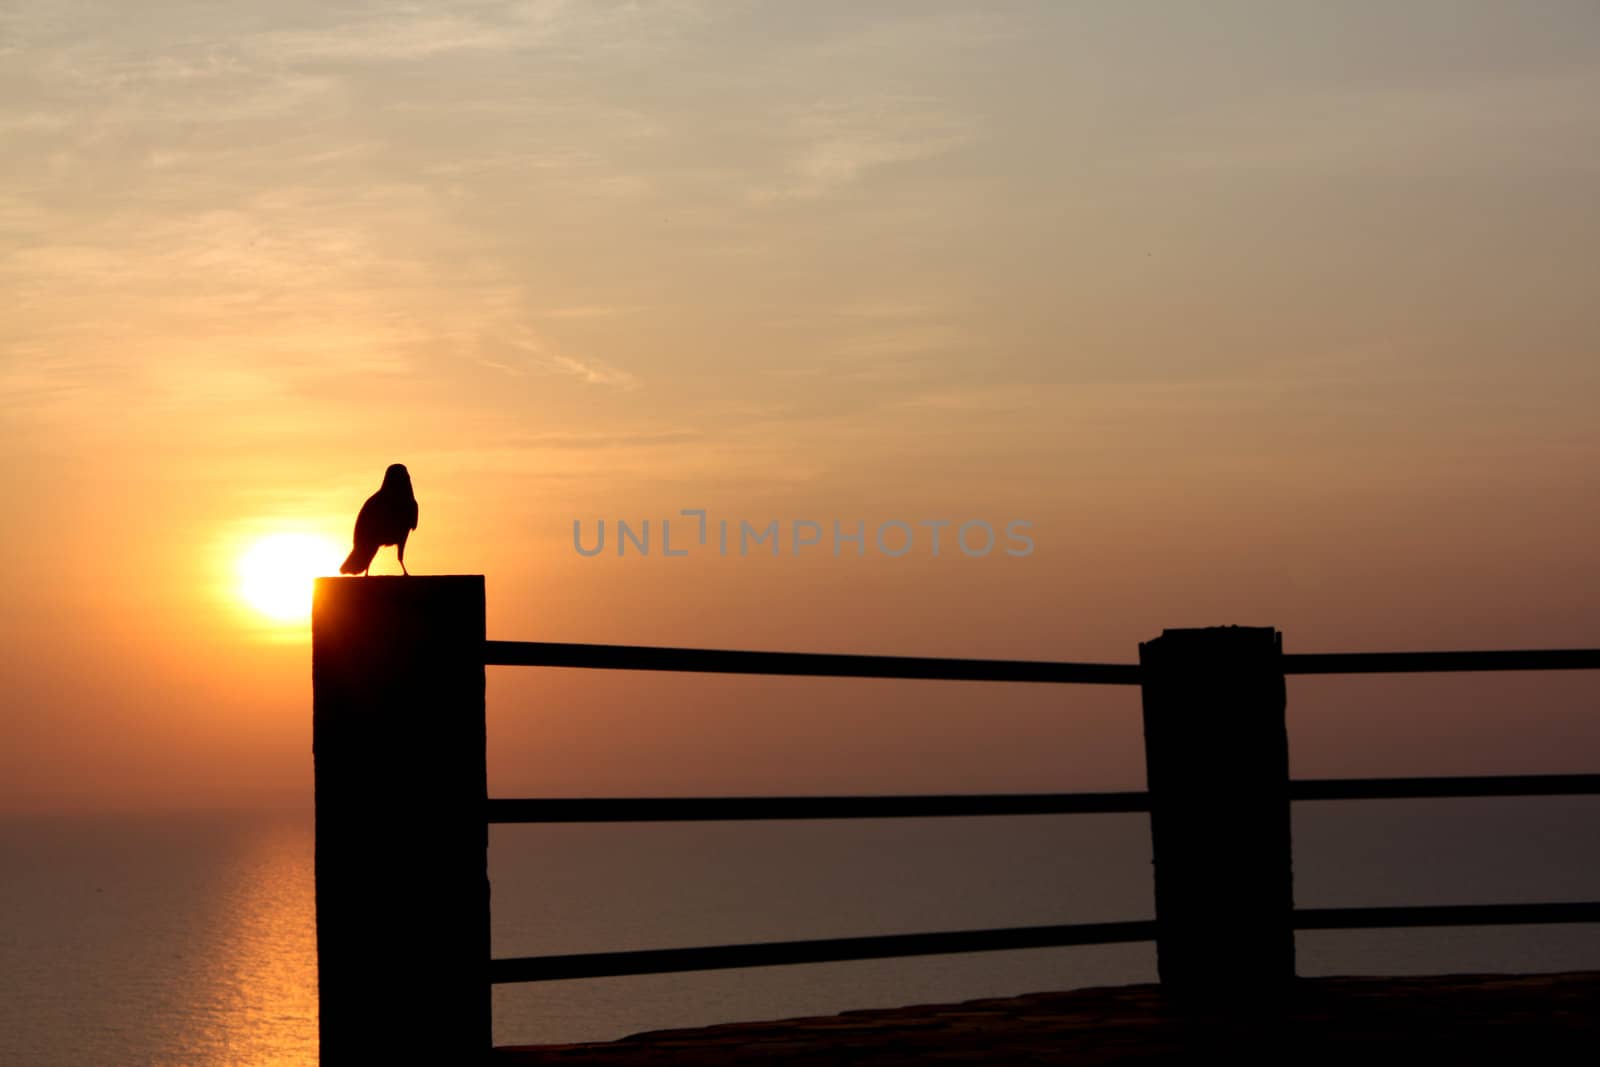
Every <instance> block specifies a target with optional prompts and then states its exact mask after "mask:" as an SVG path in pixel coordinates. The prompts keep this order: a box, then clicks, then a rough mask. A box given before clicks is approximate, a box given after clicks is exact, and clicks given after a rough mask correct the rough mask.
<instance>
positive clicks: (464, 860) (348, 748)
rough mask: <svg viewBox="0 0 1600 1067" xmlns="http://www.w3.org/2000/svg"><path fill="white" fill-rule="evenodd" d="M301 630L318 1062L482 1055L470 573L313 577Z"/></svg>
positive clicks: (484, 838) (478, 714) (481, 789)
mask: <svg viewBox="0 0 1600 1067" xmlns="http://www.w3.org/2000/svg"><path fill="white" fill-rule="evenodd" d="M311 632H312V652H311V664H312V666H311V677H312V690H313V696H312V750H313V752H314V754H315V764H316V805H317V813H316V827H317V844H316V880H317V890H316V895H317V969H318V986H319V989H318V1002H319V1006H320V1010H321V1048H322V1059H321V1062H322V1065H323V1067H342V1065H344V1064H369V1063H438V1064H455V1063H477V1062H481V1061H483V1060H485V1059H486V1058H487V1056H488V1052H489V1049H490V1047H491V1045H492V1043H493V1039H492V1034H491V1029H490V1025H491V1024H490V1018H491V1016H490V987H489V975H488V969H489V879H488V864H487V859H488V824H487V822H486V821H485V810H486V800H487V779H486V772H485V763H484V670H483V641H484V596H483V576H482V575H451V576H444V577H409V578H404V577H401V578H389V577H383V578H322V579H318V581H317V585H316V598H315V607H314V608H313V611H312V623H311Z"/></svg>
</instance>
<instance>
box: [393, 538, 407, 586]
mask: <svg viewBox="0 0 1600 1067" xmlns="http://www.w3.org/2000/svg"><path fill="white" fill-rule="evenodd" d="M394 551H395V555H396V556H398V557H400V573H401V574H403V575H405V576H406V577H407V578H409V577H411V572H410V571H408V570H406V539H405V538H404V537H402V538H400V543H399V544H398V545H395V546H394Z"/></svg>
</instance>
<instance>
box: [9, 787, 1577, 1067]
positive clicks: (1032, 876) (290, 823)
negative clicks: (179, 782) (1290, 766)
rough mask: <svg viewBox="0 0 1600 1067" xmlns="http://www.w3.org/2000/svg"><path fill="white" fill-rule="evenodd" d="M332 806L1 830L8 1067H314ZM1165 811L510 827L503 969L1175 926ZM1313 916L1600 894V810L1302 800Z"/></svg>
mask: <svg viewBox="0 0 1600 1067" xmlns="http://www.w3.org/2000/svg"><path fill="white" fill-rule="evenodd" d="M312 846H313V835H312V827H311V820H310V817H309V815H272V816H265V815H263V816H205V817H199V816H196V817H168V818H150V817H143V818H128V817H103V818H30V819H20V820H19V819H13V820H10V821H5V822H0V1063H3V1064H7V1065H40V1067H44V1065H55V1064H83V1063H117V1064H161V1065H166V1064H173V1065H186V1067H187V1065H193V1067H210V1065H219V1067H220V1065H229V1067H235V1065H257V1064H259V1065H267V1064H309V1063H314V1062H315V1060H316V1034H317V1018H316V952H315V916H314V911H313V905H312ZM1149 862H1150V854H1149V843H1148V837H1147V823H1146V820H1145V819H1144V817H1143V816H1137V815H1106V816H1026V817H1017V818H991V819H925V820H868V821H845V822H777V823H698V824H696V823H690V824H651V825H628V824H621V825H599V826H582V825H569V826H529V827H495V828H494V829H493V831H492V834H491V846H490V873H491V877H492V879H493V887H494V951H495V954H496V955H497V956H507V955H522V954H535V953H552V952H582V951H601V950H606V949H624V948H646V947H667V946H674V945H696V944H712V943H724V942H739V941H756V940H769V939H786V938H805V937H825V936H848V935H854V934H874V933H893V932H913V931H923V930H938V929H964V928H975V927H985V926H1009V925H1021V924H1031V923H1052V922H1075V921H1093V920H1101V919H1134V918H1145V917H1148V916H1149V915H1150V914H1151V913H1152V900H1151V888H1150V877H1149ZM1295 865H1296V872H1295V873H1296V899H1297V902H1298V903H1300V904H1301V905H1304V906H1337V905H1363V904H1428V903H1438V904H1445V903H1474V902H1479V903H1497V902H1512V901H1535V900H1584V899H1587V900H1594V899H1600V798H1529V799H1515V800H1503V799H1482V800H1477V799H1475V800H1428V801H1404V802H1395V801H1383V802H1378V801H1372V802H1343V803H1318V804H1300V805H1297V806H1296V811H1295ZM1299 957H1300V972H1301V973H1302V974H1333V973H1368V974H1417V973H1445V972H1452V971H1454V972H1460V971H1518V972H1530V971H1558V970H1570V969H1593V968H1600V925H1587V926H1578V925H1575V926H1550V927H1501V928H1493V927H1490V928H1469V929H1460V930H1418V931H1373V932H1363V931H1356V932H1327V933H1317V934H1302V935H1301V936H1300V939H1299ZM1154 975H1155V957H1154V949H1153V948H1152V947H1151V946H1147V945H1136V946H1104V947H1098V948H1066V949H1036V950H1027V951H1021V952H1005V953H986V954H975V955H965V956H943V957H922V958H915V959H907V960H884V961H870V962H862V963H848V964H815V965H805V966H798V967H774V968H760V969H751V970H744V971H722V972H708V973H705V974H698V975H697V974H687V975H663V976H659V977H639V978H609V979H592V980H585V981H576V982H558V983H541V984H535V985H526V986H512V987H499V988H498V989H497V990H496V992H495V999H494V1006H495V1039H496V1042H497V1043H500V1044H511V1043H538V1042H553V1041H574V1040H603V1039H608V1038H616V1037H621V1036H624V1035H626V1034H629V1033H635V1032H638V1031H641V1030H648V1029H660V1028H665V1027H674V1026H690V1025H698V1024H706V1023H713V1022H722V1021H729V1020H735V1019H762V1018H781V1017H784V1016H792V1015H802V1014H815V1013H819V1012H832V1011H839V1010H845V1009H850V1008H865V1007H888V1006H894V1005H900V1004H909V1003H918V1002H933V1001H949V1000H960V999H967V998H972V997H981V996H996V995H1005V994H1011V993H1022V992H1031V991H1039V990H1045V989H1065V988H1073V987H1080V986H1088V985H1103V984H1120V983H1126V982H1137V981H1148V980H1151V979H1153V978H1154Z"/></svg>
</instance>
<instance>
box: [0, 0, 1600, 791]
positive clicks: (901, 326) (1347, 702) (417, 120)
mask: <svg viewBox="0 0 1600 1067" xmlns="http://www.w3.org/2000/svg"><path fill="white" fill-rule="evenodd" d="M1539 11H1540V15H1539V17H1538V18H1537V19H1535V18H1532V17H1529V16H1528V15H1527V14H1526V13H1524V12H1520V11H1519V10H1518V9H1516V8H1514V7H1512V6H1508V5H1501V4H1493V3H1477V4H1473V3H1448V4H1446V3H1417V4H1409V5H1405V6H1404V7H1402V8H1394V7H1393V6H1392V5H1386V4H1376V3H1374V4H1354V3H1352V4H1342V5H1337V6H1334V5H1328V6H1312V5H1293V4H1282V3H1275V2H1266V0H1263V2H1260V3H1242V2H1241V3H1222V4H1215V5H1205V6H1203V7H1202V6H1199V5H1196V6H1195V7H1193V8H1192V9H1191V8H1189V7H1185V6H1181V5H1171V4H1165V3H1160V4H1158V3H1143V4H1141V3H1128V4H1114V5H1113V4H1105V5H1061V4H1016V5H1004V6H1002V7H995V8H992V9H991V8H988V7H981V6H974V5H943V4H937V3H929V4H917V5H877V6H871V7H868V8H866V9H864V10H863V9H862V8H861V7H860V6H859V5H852V4H838V5H833V4H817V5H782V4H729V5H719V4H707V5H701V4H694V3H664V4H641V5H628V6H626V7H618V6H612V5H607V4H561V3H544V4H541V3H532V4H493V3H471V4H468V3H448V2H447V3H442V4H433V5H428V6H426V7H425V8H414V9H409V10H404V9H394V8H391V7H388V6H378V5H371V6H363V5H355V6H346V7H341V8H339V9H338V10H337V11H332V10H329V9H327V8H326V7H325V6H324V5H316V4H298V5H293V4H291V5H282V4H271V5H268V4H261V3H225V4H216V5H206V6H204V7H199V8H196V7H193V6H192V5H181V4H158V5H152V6H150V8H149V9H148V12H147V14H143V15H141V18H140V19H138V20H127V19H124V18H119V17H117V15H116V12H115V11H113V10H112V9H111V8H109V7H107V8H104V9H97V8H95V7H93V6H92V5H86V6H81V7H72V8H58V7H54V6H52V7H50V8H49V9H48V10H46V9H45V8H39V9H38V10H29V11H17V12H14V13H10V14H6V15H3V16H0V20H3V21H0V156H3V158H4V160H5V174H6V179H5V181H4V182H3V183H0V293H4V295H5V304H4V309H5V310H4V315H3V316H0V499H3V500H5V501H6V502H7V504H6V507H5V508H4V509H3V510H0V531H3V533H4V544H5V546H6V547H7V549H8V550H9V551H8V561H7V563H8V567H7V578H6V580H5V590H6V597H5V607H4V610H3V612H0V627H3V630H0V649H3V651H0V672H3V673H0V685H3V689H0V691H3V692H4V693H5V704H6V711H5V713H4V716H3V717H0V811H9V810H40V809H84V808H101V807H129V808H133V807H162V808H169V807H190V806H205V805H224V806H251V805H258V804H294V803H305V802H308V800H309V784H310V770H311V764H310V750H309V744H310V663H309V647H308V645H307V643H306V642H305V640H304V634H303V628H302V629H294V628H289V629H286V628H284V627H281V626H272V625H268V624H267V623H266V622H265V621H264V620H262V619H261V618H260V617H259V616H258V615H257V614H255V613H254V612H252V611H251V610H250V609H249V608H248V607H247V606H245V605H243V604H242V602H241V600H240V598H239V596H238V592H237V577H236V574H235V569H234V568H235V562H236V560H237V558H238V556H239V555H240V553H241V552H242V551H243V550H244V549H245V548H246V547H247V546H248V545H249V544H250V543H251V541H252V539H254V538H256V537H259V536H261V535H263V534H267V533H272V532H275V531H283V530H297V531H312V532H318V533H322V534H325V535H326V536H328V537H330V538H333V539H335V540H338V541H341V542H344V543H345V544H346V545H347V544H348V537H349V530H350V525H351V522H352V520H353V518H354V515H355V511H356V509H357V508H358V507H359V505H360V503H361V501H362V500H363V499H364V498H365V497H366V495H367V494H368V493H370V492H372V491H373V490H374V489H376V487H377V484H378V481H379V479H380V478H381V475H382V471H383V468H384V467H385V466H386V465H387V464H388V463H391V462H404V463H406V464H407V465H408V466H409V468H410V470H411V473H412V477H413V480H414V482H415V485H416V493H417V496H418V499H419V500H420V502H421V521H420V525H419V529H418V531H417V533H416V535H415V536H414V539H413V540H412V542H411V545H410V546H409V548H408V552H407V562H408V564H410V565H412V567H413V569H414V570H417V571H420V572H424V573H429V572H431V573H449V572H464V573H484V574H486V575H487V576H488V595H489V619H490V636H491V637H496V638H508V639H509V638H525V639H546V640H557V641H603V642H640V643H662V644H683V645H703V646H728V647H752V648H781V649H796V650H825V651H826V650H838V651H852V652H882V653H906V654H935V655H937V654H950V655H970V656H1005V657H1026V658H1066V659H1086V660H1105V661H1114V662H1131V661H1133V660H1134V659H1135V658H1136V655H1137V643H1138V641H1139V640H1141V639H1145V638H1148V637H1150V636H1153V635H1154V634H1156V633H1158V632H1159V631H1160V629H1161V628H1162V627H1166V626H1185V625H1209V624H1220V623H1245V624H1255V625H1275V626H1277V627H1279V628H1280V629H1282V630H1283V631H1284V633H1285V644H1286V647H1287V648H1289V649H1290V650H1299V651H1312V650H1358V649H1403V648H1422V649H1429V648H1472V647H1507V648H1509V647H1593V646H1596V645H1600V607H1597V606H1596V596H1595V593H1596V590H1597V587H1600V583H1597V579H1600V562H1597V556H1596V552H1595V545H1596V543H1597V535H1600V496H1597V493H1596V489H1597V487H1600V429H1597V426H1600V422H1597V420H1596V419H1595V417H1594V414H1593V412H1594V410H1595V409H1596V406H1597V402H1600V363H1597V360H1596V355H1597V353H1600V314H1597V312H1596V310H1595V308H1596V306H1597V305H1596V303H1595V300H1594V294H1593V290H1594V285H1593V279H1594V262H1595V258H1596V253H1597V252H1600V200H1597V198H1596V196H1595V192H1594V190H1595V187H1596V177H1597V174H1600V138H1596V137H1595V136H1594V133H1595V130H1596V128H1597V127H1600V74H1597V73H1596V72H1597V71H1600V33H1597V32H1596V31H1600V16H1597V14H1596V12H1595V9H1594V7H1593V5H1592V4H1588V3H1550V4H1545V5H1541V6H1540V8H1539ZM695 507H703V508H706V509H708V510H709V512H710V513H711V515H712V516H713V518H716V517H726V518H729V519H732V520H735V521H737V520H739V519H747V520H749V521H751V522H752V523H757V524H765V523H766V522H767V521H770V520H772V519H778V520H781V521H783V522H785V523H787V522H789V521H791V520H795V519H813V520H816V521H819V522H822V523H824V524H825V525H831V522H832V521H833V520H835V519H838V520H840V521H842V522H844V523H846V524H847V525H850V524H853V523H854V522H855V521H856V520H858V519H861V520H865V521H867V522H868V523H869V524H872V525H875V524H876V523H878V522H881V521H884V520H888V519H899V520H902V521H906V522H910V523H917V522H920V521H923V520H932V519H952V520H956V521H961V520H966V519H984V520H987V521H990V522H992V523H993V524H995V525H996V526H997V527H998V526H1002V525H1003V524H1004V523H1005V522H1007V521H1010V520H1012V519H1022V520H1027V521H1030V522H1031V523H1032V524H1033V527H1032V530H1031V533H1032V535H1033V537H1034V540H1035V545H1036V547H1035V551H1034V552H1033V553H1032V555H1030V556H1027V557H1025V558H1008V557H1004V556H1001V555H999V554H995V555H992V556H990V557H986V558H983V559H968V558H965V557H963V556H961V555H960V554H959V553H955V552H951V551H949V550H948V549H947V550H946V552H945V554H943V555H941V556H940V557H939V558H931V557H930V556H928V555H927V554H926V553H925V550H918V551H913V552H912V553H910V554H908V555H907V556H906V557H904V558H901V559H887V558H883V557H882V556H879V555H876V554H872V555H869V556H868V557H867V558H864V559H850V558H844V559H834V558H832V557H831V555H829V554H828V553H826V552H824V551H819V552H815V553H810V554H803V555H802V556H800V557H792V556H785V557H783V558H780V559H777V560H772V559H757V558H748V559H737V558H717V557H716V556H714V555H712V556H695V557H692V558H688V559H681V560H678V559H674V560H666V559H662V558H660V557H659V556H656V557H653V558H650V559H644V560H636V559H620V560H619V559H617V558H615V557H614V556H611V555H609V554H608V555H605V556H602V557H599V558H596V559H585V558H582V557H580V556H579V555H577V553H575V552H574V551H573V548H572V542H571V526H572V522H573V520H574V519H581V520H583V521H584V522H585V523H586V524H589V526H590V528H592V524H593V523H594V522H595V521H596V520H597V519H600V518H605V519H607V520H608V521H609V522H614V521H615V520H616V519H618V518H624V519H628V520H630V521H635V522H637V521H638V520H640V519H643V518H654V519H656V520H658V521H659V519H660V518H662V517H665V516H668V515H676V514H677V512H678V511H679V510H680V509H683V508H695ZM335 562H336V561H335ZM380 568H381V569H385V570H388V569H392V568H393V556H392V553H390V552H388V551H386V552H385V554H383V555H382V556H381V557H380ZM1597 691H1600V690H1597V689H1596V684H1595V681H1594V680H1593V679H1592V678H1590V677H1588V676H1587V675H1585V674H1583V673H1574V674H1570V675H1565V676H1560V675H1545V676H1532V675H1530V676H1523V677H1511V678H1490V677H1471V676H1464V677H1433V678H1387V679H1371V680H1360V679H1331V680H1300V681H1294V682H1292V683H1291V731H1292V736H1293V738H1294V744H1295V749H1294V758H1295V767H1296V772H1297V773H1301V774H1362V773H1384V772H1388V773H1472V772H1484V773H1491V772H1505V773H1511V772H1517V771H1546V770H1548V771H1557V770H1563V771H1581V770H1594V769H1595V767H1594V762H1593V759H1592V755H1593V753H1594V752H1596V751H1597V743H1600V718H1597V717H1596V716H1595V715H1594V714H1593V709H1594V706H1595V694H1596V692H1597ZM489 692H490V740H491V785H492V788H493V789H494V791H495V792H498V793H501V794H503V795H512V794H532V793H565V794H583V793H619V794H620V793H630V792H632V793H649V792H679V793H692V792H737V791H750V792H761V791H772V792H802V791H812V790H816V791H828V792H833V791H854V790H862V791H877V790H881V791H901V790H952V791H953V790H963V789H994V790H1004V789H1036V788H1041V789H1056V788H1059V789H1077V788H1085V789H1088V788H1101V787H1114V786H1127V785H1137V784H1139V782H1140V781H1142V763H1141V757H1140V749H1139V734H1138V717H1137V693H1136V691H1134V690H1121V689H1094V688H1050V689H1029V688H1025V687H1004V686H979V685H935V684H921V683H897V682H820V681H784V680H770V679H739V678H694V677H682V678H662V677H652V676H622V675H611V676H608V675H604V674H579V673H575V672H549V671H517V672H512V671H509V670H499V669H496V670H494V671H492V672H491V677H490V688H489Z"/></svg>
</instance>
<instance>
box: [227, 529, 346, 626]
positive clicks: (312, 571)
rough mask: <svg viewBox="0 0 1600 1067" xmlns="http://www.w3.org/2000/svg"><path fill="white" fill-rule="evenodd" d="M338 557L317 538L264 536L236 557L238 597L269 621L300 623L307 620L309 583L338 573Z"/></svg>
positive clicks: (333, 546) (336, 551)
mask: <svg viewBox="0 0 1600 1067" xmlns="http://www.w3.org/2000/svg"><path fill="white" fill-rule="evenodd" d="M342 555H343V551H342V550H341V549H340V547H339V546H338V545H336V544H334V543H333V542H332V541H330V540H329V539H328V538H326V537H321V536H318V535H317V534H308V533H280V534H268V535H267V536H265V537H261V538H259V539H257V540H256V541H255V542H254V543H252V544H251V545H250V547H249V548H248V549H247V550H246V551H245V553H244V555H242V556H240V557H239V563H238V571H239V595H240V596H242V597H243V598H244V600H245V602H246V603H248V604H249V605H250V606H251V607H253V608H255V609H256V610H257V611H259V612H260V613H261V614H263V615H265V616H267V617H269V618H272V619H276V620H278V621H279V622H300V621H303V620H305V619H308V618H310V617H311V585H312V579H314V578H317V577H319V576H321V575H325V574H336V573H338V569H339V559H340V557H341V556H342Z"/></svg>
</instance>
